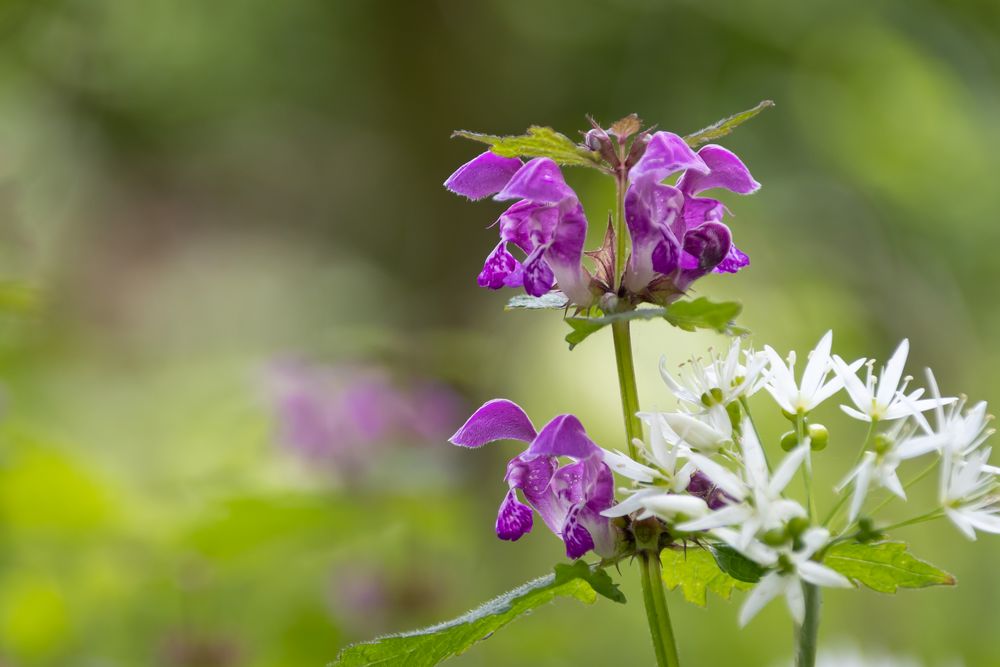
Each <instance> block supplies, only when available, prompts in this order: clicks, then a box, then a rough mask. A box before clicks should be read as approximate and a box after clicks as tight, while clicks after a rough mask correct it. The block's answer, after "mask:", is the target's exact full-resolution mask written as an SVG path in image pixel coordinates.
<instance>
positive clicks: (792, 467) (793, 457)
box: [767, 443, 809, 496]
mask: <svg viewBox="0 0 1000 667" xmlns="http://www.w3.org/2000/svg"><path fill="white" fill-rule="evenodd" d="M808 453H809V443H802V444H801V445H799V446H798V447H796V448H795V449H793V450H792V451H790V452H788V454H787V455H786V456H785V458H784V459H783V460H782V461H781V464H780V465H779V466H778V469H777V470H775V471H774V475H773V476H772V477H771V483H770V484H768V486H767V490H768V492H769V493H770V494H771V495H774V496H776V495H778V494H779V493H781V492H782V490H784V488H785V487H786V486H788V483H789V482H791V481H792V477H794V476H795V472H796V471H797V470H798V469H799V466H800V465H802V461H803V460H805V458H806V454H808Z"/></svg>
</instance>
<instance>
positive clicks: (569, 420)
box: [451, 399, 617, 558]
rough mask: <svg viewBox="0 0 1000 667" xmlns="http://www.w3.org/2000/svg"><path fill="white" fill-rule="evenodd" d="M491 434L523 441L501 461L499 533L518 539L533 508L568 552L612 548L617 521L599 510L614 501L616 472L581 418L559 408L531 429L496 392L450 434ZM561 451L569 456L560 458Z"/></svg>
mask: <svg viewBox="0 0 1000 667" xmlns="http://www.w3.org/2000/svg"><path fill="white" fill-rule="evenodd" d="M496 440H521V441H523V442H527V443H529V445H528V448H527V449H526V450H525V451H524V452H522V453H521V454H519V455H517V456H515V457H514V458H513V459H511V460H510V462H509V463H508V464H507V474H506V475H505V477H504V480H505V481H506V482H507V485H508V491H507V495H506V496H505V497H504V499H503V502H501V504H500V511H499V513H498V515H497V521H496V533H497V537H499V538H500V539H502V540H518V539H520V538H521V537H522V536H523V535H524V534H525V533H528V532H529V531H530V530H531V528H532V525H533V523H534V520H533V516H534V515H533V512H532V509H534V511H535V512H537V513H538V515H539V516H541V518H542V521H544V522H545V525H546V526H548V528H549V530H551V531H552V532H553V533H555V534H556V535H557V536H559V537H560V538H562V540H563V542H564V543H565V544H566V555H567V556H568V557H570V558H579V557H581V556H583V555H584V554H585V553H587V552H588V551H590V550H591V549H593V550H595V551H596V552H597V553H598V554H600V555H601V556H606V557H607V556H613V555H614V554H615V552H616V549H617V535H616V532H615V529H614V528H613V527H612V526H611V524H610V522H609V520H608V519H607V518H606V517H603V516H601V512H602V511H604V510H606V509H607V508H609V507H611V505H612V504H614V476H613V475H612V473H611V469H610V468H609V467H608V466H607V464H606V463H604V455H603V450H602V449H601V448H600V447H598V446H597V445H596V444H594V442H593V441H592V440H591V439H590V438H589V437H588V436H587V433H586V431H585V430H584V428H583V425H582V424H581V423H580V420H579V419H577V418H576V417H574V416H573V415H559V416H558V417H555V418H554V419H552V421H550V422H549V423H548V424H546V425H545V427H544V428H543V429H542V430H541V432H538V433H536V432H535V427H534V426H533V425H532V423H531V420H530V419H529V418H528V415H527V414H525V412H524V410H522V409H521V407H520V406H518V405H517V404H516V403H513V402H511V401H508V400H504V399H496V400H492V401H489V402H487V403H485V404H484V405H483V406H482V407H481V408H479V409H478V410H476V412H475V413H473V415H472V416H471V417H469V419H468V421H466V422H465V424H464V425H462V427H461V428H460V429H458V432H456V433H455V435H453V436H452V437H451V442H452V443H453V444H455V445H459V446H461V447H470V448H477V447H482V446H483V445H485V444H487V443H489V442H493V441H496ZM560 457H565V458H568V459H570V461H571V462H570V463H567V464H565V465H562V466H560V464H559V458H560ZM518 491H520V493H521V495H523V497H524V499H525V500H526V501H527V502H528V504H527V505H526V504H524V503H522V502H521V500H520V498H519V496H518Z"/></svg>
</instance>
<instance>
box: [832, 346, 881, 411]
mask: <svg viewBox="0 0 1000 667" xmlns="http://www.w3.org/2000/svg"><path fill="white" fill-rule="evenodd" d="M860 361H861V363H860V364H858V363H857V362H855V364H857V366H856V367H853V366H854V364H851V366H848V365H847V363H846V362H845V361H844V360H843V359H841V358H840V357H838V356H837V355H833V370H834V372H835V373H836V374H837V377H839V378H840V381H841V382H843V383H844V388H845V389H847V395H848V396H850V397H851V400H852V401H854V405H856V406H858V407H859V408H861V409H864V407H865V406H866V405H870V404H871V398H872V397H871V396H870V395H869V394H868V388H867V387H865V384H864V382H862V381H861V379H860V378H859V377H858V371H857V369H858V368H861V366H862V365H863V364H864V363H865V360H864V359H861V360H860ZM852 367H853V368H852Z"/></svg>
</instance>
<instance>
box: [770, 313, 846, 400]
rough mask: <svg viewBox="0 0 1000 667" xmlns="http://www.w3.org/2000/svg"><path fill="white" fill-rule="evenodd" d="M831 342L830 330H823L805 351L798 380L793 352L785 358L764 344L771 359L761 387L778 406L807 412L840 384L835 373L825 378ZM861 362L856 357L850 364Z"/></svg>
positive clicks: (837, 389)
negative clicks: (812, 347) (810, 348)
mask: <svg viewBox="0 0 1000 667" xmlns="http://www.w3.org/2000/svg"><path fill="white" fill-rule="evenodd" d="M832 345H833V332H832V331H827V332H826V334H824V335H823V337H822V338H821V339H820V341H819V343H818V344H817V345H816V347H815V349H813V350H812V352H810V353H809V360H808V361H807V362H806V368H805V370H804V371H803V372H802V381H801V382H797V381H796V380H795V353H794V352H790V353H789V355H788V359H787V361H786V360H785V359H782V358H781V356H780V355H779V354H778V353H777V352H775V351H774V348H772V347H770V346H765V347H764V351H765V352H766V353H767V356H768V359H769V360H770V362H771V366H770V369H771V373H770V375H769V377H768V382H767V384H766V385H764V388H765V389H767V391H768V392H769V393H770V394H771V396H773V397H774V400H775V401H777V403H778V405H780V406H781V409H782V410H784V411H785V412H787V413H789V414H793V415H794V414H799V413H807V412H811V411H812V410H813V409H815V408H816V406H818V405H819V404H820V403H822V402H823V401H825V400H826V399H828V398H830V397H831V396H833V395H834V394H836V393H837V392H838V391H840V389H841V388H842V387H843V386H844V382H843V380H842V379H841V377H840V376H839V375H834V376H833V377H832V378H830V377H829V375H830V371H831V370H832V368H831V362H830V348H831V347H832ZM863 363H864V359H860V360H858V361H856V362H854V363H853V364H851V367H853V368H854V370H857V369H858V368H860V367H861V364H863Z"/></svg>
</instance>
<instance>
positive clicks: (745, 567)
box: [710, 544, 764, 584]
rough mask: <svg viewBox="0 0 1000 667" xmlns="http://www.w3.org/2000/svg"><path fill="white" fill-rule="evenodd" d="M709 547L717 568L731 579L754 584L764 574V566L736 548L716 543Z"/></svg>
mask: <svg viewBox="0 0 1000 667" xmlns="http://www.w3.org/2000/svg"><path fill="white" fill-rule="evenodd" d="M710 549H711V551H712V556H713V557H714V558H715V563H716V564H717V565H718V566H719V569H721V570H722V571H723V572H725V573H726V574H728V575H729V576H730V577H732V578H733V579H736V580H737V581H741V582H743V583H747V584H756V583H757V582H758V581H760V578H761V577H762V576H764V568H762V567H761V566H760V565H758V564H757V563H755V562H753V561H752V560H750V559H749V558H747V557H746V556H744V555H743V554H741V553H740V552H739V551H737V550H736V549H733V548H732V547H730V546H727V545H725V544H716V545H713V546H711V547H710Z"/></svg>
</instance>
